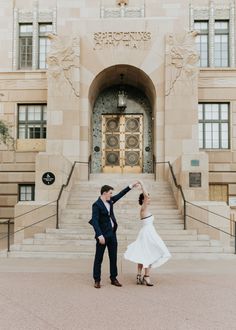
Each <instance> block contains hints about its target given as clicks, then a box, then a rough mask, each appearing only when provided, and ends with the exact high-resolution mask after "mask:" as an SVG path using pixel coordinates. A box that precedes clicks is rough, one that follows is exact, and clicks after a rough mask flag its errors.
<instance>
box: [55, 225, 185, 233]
mask: <svg viewBox="0 0 236 330" xmlns="http://www.w3.org/2000/svg"><path fill="white" fill-rule="evenodd" d="M155 227H156V228H157V230H158V231H159V230H162V229H169V230H172V229H173V230H175V229H184V225H183V224H182V223H181V224H178V223H172V224H168V223H158V224H157V225H155ZM60 228H69V229H70V228H74V229H78V230H80V229H82V230H87V228H88V224H82V225H81V224H76V223H61V224H60ZM126 230H134V231H135V232H136V231H137V229H136V228H134V224H122V225H121V224H119V231H126Z"/></svg>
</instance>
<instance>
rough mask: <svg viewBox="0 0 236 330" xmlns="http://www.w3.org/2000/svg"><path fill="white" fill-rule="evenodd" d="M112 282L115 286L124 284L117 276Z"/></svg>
mask: <svg viewBox="0 0 236 330" xmlns="http://www.w3.org/2000/svg"><path fill="white" fill-rule="evenodd" d="M111 284H112V285H115V286H122V284H121V283H120V282H119V281H118V280H117V279H116V278H115V279H114V280H111Z"/></svg>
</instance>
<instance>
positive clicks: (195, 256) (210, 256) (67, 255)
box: [6, 251, 236, 264]
mask: <svg viewBox="0 0 236 330" xmlns="http://www.w3.org/2000/svg"><path fill="white" fill-rule="evenodd" d="M6 254H7V255H8V257H9V258H48V259H88V260H90V261H91V262H92V261H93V258H94V253H78V252H74V253H72V252H63V253H62V252H22V251H12V252H10V253H6ZM172 259H174V260H181V259H190V260H219V259H223V260H224V259H225V260H234V261H236V255H235V254H232V253H199V252H196V253H192V252H191V253H186V252H185V253H179V252H177V253H172ZM118 261H119V264H120V262H122V263H123V262H124V260H123V255H122V254H118ZM125 262H126V261H125Z"/></svg>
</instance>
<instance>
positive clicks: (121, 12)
mask: <svg viewBox="0 0 236 330" xmlns="http://www.w3.org/2000/svg"><path fill="white" fill-rule="evenodd" d="M100 13H101V14H100V15H101V18H121V17H129V18H132V17H133V18H137V17H144V16H145V8H144V6H140V7H129V6H127V7H125V6H124V5H123V6H120V7H118V8H117V7H104V6H102V7H101V10H100Z"/></svg>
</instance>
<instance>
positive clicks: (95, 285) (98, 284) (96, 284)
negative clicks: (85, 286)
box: [94, 281, 101, 289]
mask: <svg viewBox="0 0 236 330" xmlns="http://www.w3.org/2000/svg"><path fill="white" fill-rule="evenodd" d="M94 287H95V288H96V289H100V288H101V285H100V281H95V282H94Z"/></svg>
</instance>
